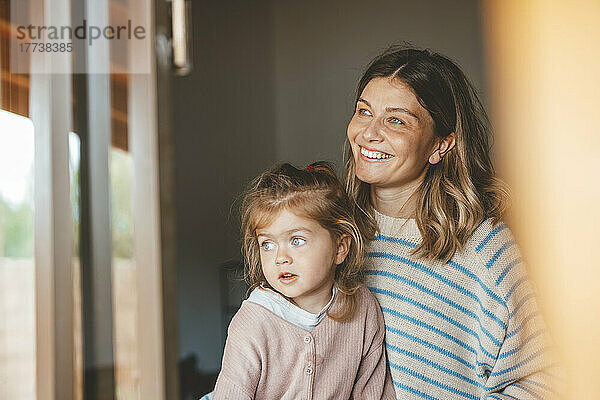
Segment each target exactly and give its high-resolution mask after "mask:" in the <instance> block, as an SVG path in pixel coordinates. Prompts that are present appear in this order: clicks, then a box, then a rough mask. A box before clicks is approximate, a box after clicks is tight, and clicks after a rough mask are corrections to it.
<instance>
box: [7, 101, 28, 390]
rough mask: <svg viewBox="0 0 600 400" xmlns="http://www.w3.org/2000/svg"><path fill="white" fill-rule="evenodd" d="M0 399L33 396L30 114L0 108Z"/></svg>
mask: <svg viewBox="0 0 600 400" xmlns="http://www.w3.org/2000/svg"><path fill="white" fill-rule="evenodd" d="M0 127H1V129H0V400H5V399H6V400H8V399H11V400H12V399H23V400H29V399H35V387H36V386H35V264H34V257H33V254H34V249H33V173H34V170H33V157H34V142H33V140H34V136H33V124H32V122H31V120H29V119H27V118H24V117H21V116H17V115H16V114H12V113H9V112H6V111H3V110H0Z"/></svg>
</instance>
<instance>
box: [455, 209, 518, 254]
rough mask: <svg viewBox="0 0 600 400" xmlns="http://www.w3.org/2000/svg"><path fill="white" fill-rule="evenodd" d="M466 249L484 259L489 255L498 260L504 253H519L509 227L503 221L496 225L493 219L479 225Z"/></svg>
mask: <svg viewBox="0 0 600 400" xmlns="http://www.w3.org/2000/svg"><path fill="white" fill-rule="evenodd" d="M465 248H466V249H467V250H471V251H473V252H474V253H475V254H478V255H479V256H480V257H483V258H484V259H486V256H488V255H489V256H495V257H496V258H495V259H497V258H498V257H500V256H501V255H502V254H504V253H506V254H514V252H515V251H516V252H519V250H518V246H517V243H516V240H515V237H514V235H513V233H512V231H511V229H510V228H509V227H508V225H507V224H506V223H505V222H503V221H499V222H496V223H495V222H494V221H493V219H492V218H487V219H485V220H484V221H483V222H482V223H481V224H479V226H478V227H477V228H476V229H475V230H474V231H473V234H472V235H471V238H470V239H469V240H468V241H467V243H466V246H465ZM488 261H489V260H488Z"/></svg>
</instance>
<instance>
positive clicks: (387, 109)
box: [356, 97, 420, 120]
mask: <svg viewBox="0 0 600 400" xmlns="http://www.w3.org/2000/svg"><path fill="white" fill-rule="evenodd" d="M356 102H357V103H358V102H361V103H365V104H366V105H367V106H369V107H371V108H373V107H372V106H371V104H370V103H369V102H368V101H366V100H365V99H363V98H362V97H361V98H359V99H358V100H356ZM385 111H386V112H396V111H399V112H403V113H406V114H408V115H410V116H411V117H413V118H416V119H417V120H420V119H419V116H418V115H417V114H415V113H414V112H412V111H410V110H409V109H408V108H404V107H386V108H385Z"/></svg>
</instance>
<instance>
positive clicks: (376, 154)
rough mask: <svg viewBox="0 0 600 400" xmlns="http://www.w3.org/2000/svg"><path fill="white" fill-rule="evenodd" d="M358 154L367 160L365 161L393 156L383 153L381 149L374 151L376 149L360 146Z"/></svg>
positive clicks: (387, 158) (382, 159)
mask: <svg viewBox="0 0 600 400" xmlns="http://www.w3.org/2000/svg"><path fill="white" fill-rule="evenodd" d="M360 154H361V155H362V156H363V157H364V158H365V159H366V160H367V161H375V162H376V161H387V160H389V159H390V158H392V157H394V156H393V155H391V154H388V153H384V152H382V151H376V150H369V149H367V148H366V147H362V146H360Z"/></svg>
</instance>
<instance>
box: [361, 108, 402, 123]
mask: <svg viewBox="0 0 600 400" xmlns="http://www.w3.org/2000/svg"><path fill="white" fill-rule="evenodd" d="M356 112H357V113H358V114H359V115H361V116H364V117H371V116H372V114H371V111H369V110H367V109H366V108H359V109H358V110H357V111H356ZM387 121H388V122H389V123H392V124H400V125H404V121H402V120H401V119H400V118H396V117H389V118H388V119H387Z"/></svg>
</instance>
